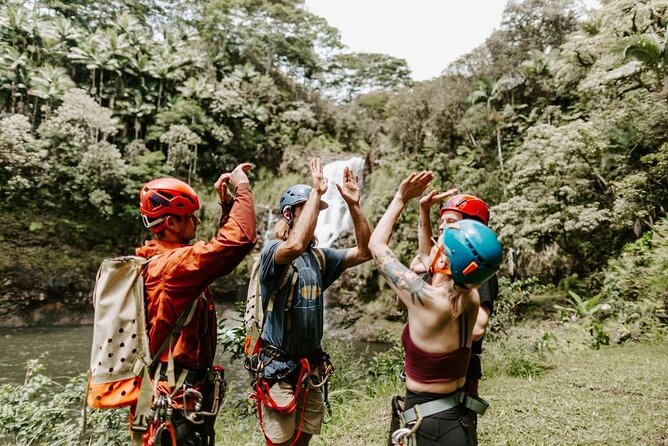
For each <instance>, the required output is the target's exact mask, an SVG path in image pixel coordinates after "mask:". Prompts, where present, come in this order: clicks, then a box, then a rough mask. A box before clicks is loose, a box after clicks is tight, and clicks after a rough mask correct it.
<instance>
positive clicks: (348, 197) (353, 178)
mask: <svg viewBox="0 0 668 446" xmlns="http://www.w3.org/2000/svg"><path fill="white" fill-rule="evenodd" d="M336 188H337V189H338V190H339V193H340V194H341V197H342V198H343V201H345V202H346V204H348V206H350V205H352V204H359V202H360V186H359V178H357V175H355V174H354V173H353V171H352V170H351V169H350V168H349V167H345V168H344V169H343V184H339V183H336Z"/></svg>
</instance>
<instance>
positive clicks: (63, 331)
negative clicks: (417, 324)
mask: <svg viewBox="0 0 668 446" xmlns="http://www.w3.org/2000/svg"><path fill="white" fill-rule="evenodd" d="M0 339H1V340H2V341H1V342H0V385H2V384H22V383H23V382H24V380H25V375H26V364H27V363H28V361H30V360H33V359H37V358H40V357H41V358H42V359H41V360H40V362H41V364H43V366H44V368H45V370H44V374H45V375H46V376H49V377H51V378H53V379H56V380H57V381H65V380H67V379H68V378H71V377H74V376H77V375H79V374H81V373H86V371H87V370H88V362H89V358H90V351H91V350H90V349H91V343H92V340H93V327H92V326H91V325H85V326H70V327H67V326H66V327H63V326H58V327H26V328H0ZM353 346H354V349H353V351H351V353H352V354H353V355H364V354H369V352H377V351H383V350H386V349H387V347H388V346H387V345H385V344H378V343H367V342H359V341H357V342H354V343H353ZM229 356H230V355H229V354H226V353H224V352H219V353H218V357H217V358H216V363H217V364H222V365H223V366H225V370H226V378H227V380H228V382H230V381H233V382H235V383H239V382H245V381H246V380H247V379H248V375H247V374H246V371H245V370H244V368H243V366H242V363H241V360H237V361H232V360H230V357H229ZM358 357H359V356H358ZM235 387H236V388H237V389H239V388H240V386H235ZM241 387H243V386H241Z"/></svg>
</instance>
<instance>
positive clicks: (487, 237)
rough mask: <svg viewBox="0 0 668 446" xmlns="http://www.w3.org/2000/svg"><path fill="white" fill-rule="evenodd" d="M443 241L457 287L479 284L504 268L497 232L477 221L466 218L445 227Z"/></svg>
mask: <svg viewBox="0 0 668 446" xmlns="http://www.w3.org/2000/svg"><path fill="white" fill-rule="evenodd" d="M442 241H443V246H444V247H445V253H446V255H447V256H448V259H449V260H450V271H451V274H452V279H453V280H454V281H455V284H456V285H459V286H463V287H468V286H469V285H480V284H482V283H484V282H486V281H487V280H488V279H489V278H490V277H492V276H493V275H494V274H496V272H497V271H498V270H499V266H501V259H502V251H503V249H502V247H501V243H500V242H499V240H498V239H497V238H496V234H495V233H494V231H492V230H491V229H489V228H488V227H487V226H485V225H484V224H482V223H481V222H479V221H477V220H469V219H465V220H461V221H459V222H457V223H453V224H450V225H448V226H446V228H445V230H444V231H443V240H442Z"/></svg>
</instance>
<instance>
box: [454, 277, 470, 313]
mask: <svg viewBox="0 0 668 446" xmlns="http://www.w3.org/2000/svg"><path fill="white" fill-rule="evenodd" d="M451 283H452V284H453V286H452V287H449V288H450V289H449V290H448V300H449V301H450V308H452V316H453V317H454V318H455V319H456V318H458V317H459V316H461V315H462V314H463V313H464V310H466V308H467V307H468V306H469V304H470V303H471V290H467V289H464V288H459V287H456V286H454V282H451Z"/></svg>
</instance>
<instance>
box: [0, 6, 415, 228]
mask: <svg viewBox="0 0 668 446" xmlns="http://www.w3.org/2000/svg"><path fill="white" fill-rule="evenodd" d="M408 74H409V73H408V69H407V67H406V62H405V61H403V60H400V59H396V58H392V57H390V56H385V55H378V54H365V53H363V54H359V53H350V52H347V51H346V49H345V48H344V47H343V45H342V44H341V42H340V39H339V34H338V31H337V30H336V29H334V28H332V27H330V26H329V25H327V23H326V22H325V21H324V20H323V19H322V18H320V17H317V16H315V15H313V14H312V13H310V12H308V11H307V10H306V9H305V8H304V5H303V2H302V1H298V0H284V1H280V2H274V1H251V0H247V1H234V0H202V1H196V2H181V1H178V0H170V1H164V2H154V1H152V0H124V1H120V2H119V1H112V0H110V1H103V2H89V1H80V2H65V3H63V2H56V1H51V0H43V1H30V2H23V1H14V0H12V1H8V2H3V4H2V6H0V119H1V121H0V164H1V165H2V166H3V169H2V170H1V171H0V198H2V200H1V201H2V202H3V206H7V207H8V208H16V207H21V208H32V209H35V210H37V211H39V212H40V213H46V214H53V215H57V216H58V217H59V218H62V217H68V216H69V217H74V216H76V218H77V219H79V220H83V221H86V219H89V220H90V221H93V222H95V221H101V220H102V221H105V224H109V221H110V220H112V218H113V217H120V218H121V219H127V218H128V216H129V215H133V216H134V215H136V209H135V196H136V193H137V191H138V188H139V186H140V185H141V184H142V183H143V182H144V181H146V180H147V179H150V178H152V177H155V176H158V175H165V174H169V175H174V176H177V177H180V178H183V179H185V180H188V181H190V182H194V183H196V184H197V183H199V182H201V181H211V180H212V179H214V180H215V178H217V176H218V174H219V173H220V171H221V169H224V168H230V167H232V166H233V165H235V163H237V162H238V161H239V160H247V159H251V160H253V161H254V162H256V163H257V164H259V165H264V166H272V168H273V171H274V172H276V170H275V168H276V167H277V166H278V165H279V164H280V162H281V160H282V158H283V154H284V152H286V151H290V150H299V149H300V148H301V150H306V147H307V146H308V145H309V144H311V142H312V141H314V140H317V141H321V142H320V146H323V147H325V148H326V146H327V144H331V143H328V142H327V141H333V138H332V135H333V134H335V133H336V132H337V128H338V126H339V124H338V121H337V120H338V118H337V113H336V109H335V108H334V107H333V102H331V100H329V99H328V98H329V97H335V96H336V97H343V98H352V97H354V96H355V95H358V94H359V93H362V92H366V91H369V89H372V88H389V87H395V86H399V85H407V84H408V83H410V78H409V77H408ZM318 138H320V139H318ZM349 149H354V147H349ZM84 224H85V225H87V226H95V225H96V223H91V224H90V225H88V224H87V223H84ZM112 224H113V223H112ZM134 234H135V233H134V232H131V234H129V235H134Z"/></svg>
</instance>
